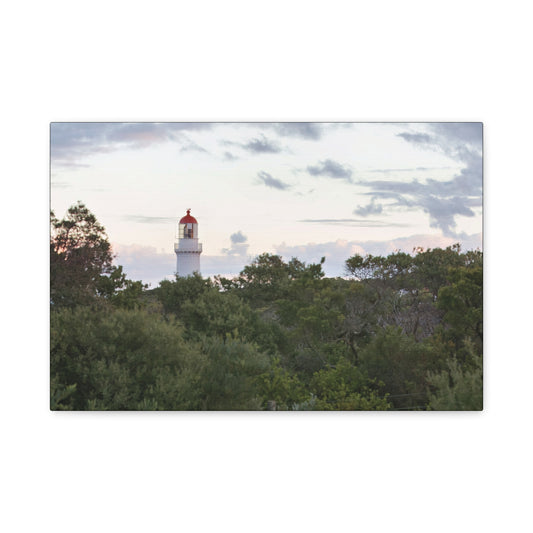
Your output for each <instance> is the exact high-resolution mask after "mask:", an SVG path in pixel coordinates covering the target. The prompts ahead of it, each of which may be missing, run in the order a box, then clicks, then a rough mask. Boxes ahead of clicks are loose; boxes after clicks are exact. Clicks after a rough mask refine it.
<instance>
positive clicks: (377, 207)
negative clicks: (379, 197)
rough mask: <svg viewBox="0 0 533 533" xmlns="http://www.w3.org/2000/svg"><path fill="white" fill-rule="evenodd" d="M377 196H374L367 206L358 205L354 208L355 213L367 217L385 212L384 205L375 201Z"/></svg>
mask: <svg viewBox="0 0 533 533" xmlns="http://www.w3.org/2000/svg"><path fill="white" fill-rule="evenodd" d="M374 201H375V198H372V199H371V201H370V203H369V204H368V205H365V206H360V205H358V206H357V209H354V211H353V214H354V215H359V216H361V217H367V216H369V215H379V214H381V213H382V212H383V205H382V204H376V203H374Z"/></svg>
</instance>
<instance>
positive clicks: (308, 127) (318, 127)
mask: <svg viewBox="0 0 533 533" xmlns="http://www.w3.org/2000/svg"><path fill="white" fill-rule="evenodd" d="M272 126H273V128H274V130H275V131H276V133H277V134H278V135H280V136H282V137H299V138H301V139H307V140H311V141H318V140H319V139H321V137H322V132H323V127H322V124H319V123H316V122H278V123H275V124H273V125H272Z"/></svg>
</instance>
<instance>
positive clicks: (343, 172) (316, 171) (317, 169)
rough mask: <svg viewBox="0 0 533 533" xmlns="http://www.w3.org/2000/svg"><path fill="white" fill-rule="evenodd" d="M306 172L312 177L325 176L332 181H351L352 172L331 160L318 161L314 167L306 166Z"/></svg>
mask: <svg viewBox="0 0 533 533" xmlns="http://www.w3.org/2000/svg"><path fill="white" fill-rule="evenodd" d="M307 172H309V174H311V175H312V176H327V177H330V178H334V179H344V180H346V181H349V182H351V181H352V179H351V178H352V171H351V170H350V169H348V168H346V167H343V166H342V165H341V164H340V163H337V162H336V161H333V160H332V159H326V160H324V161H320V162H319V163H318V164H317V165H316V166H308V167H307Z"/></svg>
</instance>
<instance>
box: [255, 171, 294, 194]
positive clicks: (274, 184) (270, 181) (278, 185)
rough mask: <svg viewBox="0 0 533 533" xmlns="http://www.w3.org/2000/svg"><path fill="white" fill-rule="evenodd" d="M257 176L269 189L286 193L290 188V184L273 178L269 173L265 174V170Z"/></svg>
mask: <svg viewBox="0 0 533 533" xmlns="http://www.w3.org/2000/svg"><path fill="white" fill-rule="evenodd" d="M257 176H258V178H259V179H260V180H261V181H262V182H263V183H264V184H265V185H266V186H267V187H271V188H273V189H279V190H281V191H284V190H286V189H289V188H290V185H289V184H288V183H285V182H283V181H281V180H278V179H276V178H273V177H272V176H271V175H270V174H269V173H268V172H264V171H263V170H260V171H259V172H258V173H257Z"/></svg>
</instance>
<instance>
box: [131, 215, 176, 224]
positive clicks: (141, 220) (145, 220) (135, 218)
mask: <svg viewBox="0 0 533 533" xmlns="http://www.w3.org/2000/svg"><path fill="white" fill-rule="evenodd" d="M122 218H123V219H124V220H126V221H128V222H135V223H138V224H169V223H173V222H177V219H176V218H172V217H146V216H143V215H126V216H124V217H122Z"/></svg>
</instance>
